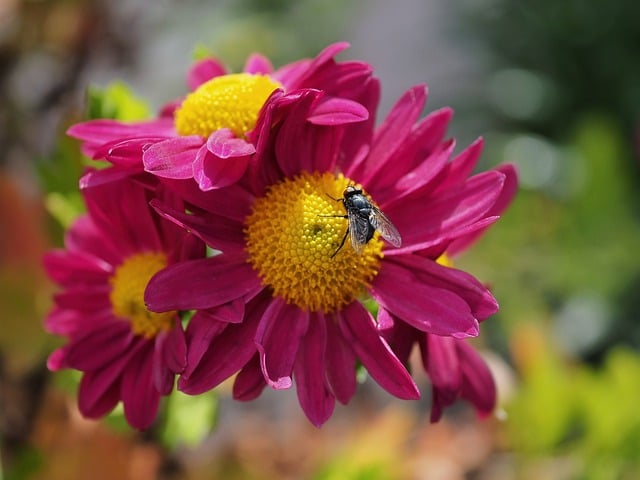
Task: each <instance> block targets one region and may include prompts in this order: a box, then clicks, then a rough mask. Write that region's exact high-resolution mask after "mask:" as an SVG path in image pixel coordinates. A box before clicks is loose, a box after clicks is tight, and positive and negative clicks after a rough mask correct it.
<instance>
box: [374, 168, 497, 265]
mask: <svg viewBox="0 0 640 480" xmlns="http://www.w3.org/2000/svg"><path fill="white" fill-rule="evenodd" d="M503 183H504V175H503V174H502V173H500V172H497V171H489V172H484V173H481V174H478V175H475V176H474V177H472V178H470V179H469V180H467V181H466V182H465V183H464V185H462V186H461V187H459V188H455V189H451V190H450V191H447V192H443V193H442V194H440V195H438V196H437V197H430V196H426V197H425V196H422V194H421V193H418V194H416V195H413V196H412V197H411V198H403V199H402V200H400V201H394V202H393V203H391V204H389V205H387V206H385V214H386V215H387V216H388V217H389V218H390V219H391V221H392V222H393V223H394V224H395V226H396V228H397V229H398V231H399V232H400V234H401V235H402V247H401V248H397V249H393V250H390V252H393V254H394V255H399V254H401V253H402V254H404V253H409V252H413V251H418V250H422V249H425V248H427V247H431V246H433V245H436V244H438V243H442V242H445V241H447V240H453V239H454V238H452V237H453V234H454V233H456V231H457V230H459V229H460V228H462V227H465V226H467V225H469V224H472V223H474V222H476V221H478V220H480V219H481V218H482V217H483V216H486V215H487V212H488V211H489V209H490V208H491V207H492V206H493V204H494V203H495V202H496V199H497V198H498V196H499V195H500V191H501V190H502V185H503ZM417 218H419V219H420V221H419V222H417V221H416V219H417Z"/></svg>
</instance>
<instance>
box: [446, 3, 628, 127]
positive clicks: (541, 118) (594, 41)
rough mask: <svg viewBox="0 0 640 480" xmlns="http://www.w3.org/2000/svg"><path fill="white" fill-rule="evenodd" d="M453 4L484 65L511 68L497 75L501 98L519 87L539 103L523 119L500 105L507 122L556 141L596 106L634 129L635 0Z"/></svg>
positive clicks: (529, 98)
mask: <svg viewBox="0 0 640 480" xmlns="http://www.w3.org/2000/svg"><path fill="white" fill-rule="evenodd" d="M457 5H458V8H459V12H460V13H461V15H462V16H463V17H464V18H465V19H466V22H465V27H467V28H468V29H469V33H471V36H472V38H474V39H475V40H477V41H479V42H481V43H482V44H483V45H484V46H486V50H487V53H488V55H489V67H490V68H492V69H495V68H496V67H498V68H504V69H505V71H506V72H507V73H510V74H508V75H506V76H504V75H502V81H500V78H498V79H495V78H494V80H496V81H497V82H498V83H499V84H500V86H501V87H503V88H502V90H501V95H503V96H506V97H509V94H510V93H513V94H515V95H517V94H518V91H520V96H521V97H522V98H521V99H520V101H522V102H527V101H528V102H531V101H532V100H533V101H534V102H536V101H537V103H536V105H532V108H531V109H530V113H531V114H530V115H529V116H526V117H524V116H523V117H521V118H515V116H513V115H508V112H510V111H514V109H513V108H509V107H507V108H506V109H503V110H502V113H503V114H506V115H504V116H503V119H504V121H505V123H506V124H507V125H509V126H511V127H513V126H517V127H519V128H524V129H526V130H530V131H534V132H536V133H539V134H541V135H545V136H548V137H552V138H557V137H558V136H561V135H563V134H565V133H567V129H569V130H570V129H571V128H573V124H572V120H573V119H575V118H579V117H580V116H581V115H582V114H583V113H584V112H585V111H594V110H595V111H601V112H605V113H611V114H613V115H615V118H616V119H617V120H618V121H619V122H620V124H621V126H622V128H623V131H624V132H625V133H627V132H630V131H631V130H633V129H636V128H637V124H638V120H639V115H640V112H639V108H638V107H639V106H640V63H638V61H637V58H638V51H639V50H640V29H638V24H637V19H638V18H640V4H639V3H638V2H635V1H634V0H617V1H615V2H610V1H608V0H591V1H589V2H585V1H581V0H566V1H562V2H558V1H555V0H526V1H520V2H512V1H509V0H481V1H473V0H467V1H464V2H460V3H459V4H457ZM494 71H495V70H494ZM498 73H502V71H499V72H498ZM505 94H506V95H505ZM532 97H533V98H532ZM516 111H517V110H516Z"/></svg>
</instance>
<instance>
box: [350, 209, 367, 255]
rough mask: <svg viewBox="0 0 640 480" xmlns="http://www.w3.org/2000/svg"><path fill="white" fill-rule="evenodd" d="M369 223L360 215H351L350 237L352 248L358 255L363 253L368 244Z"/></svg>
mask: <svg viewBox="0 0 640 480" xmlns="http://www.w3.org/2000/svg"><path fill="white" fill-rule="evenodd" d="M368 232H369V221H368V220H367V219H366V218H363V217H361V216H359V215H349V236H350V237H351V246H352V247H353V249H354V250H355V251H356V252H357V253H361V252H362V249H363V248H364V246H365V245H366V243H367V233H368Z"/></svg>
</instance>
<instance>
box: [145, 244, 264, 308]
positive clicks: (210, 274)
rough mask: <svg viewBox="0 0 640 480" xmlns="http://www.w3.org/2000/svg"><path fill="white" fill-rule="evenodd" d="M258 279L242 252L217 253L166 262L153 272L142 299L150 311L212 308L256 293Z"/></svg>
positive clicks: (259, 286)
mask: <svg viewBox="0 0 640 480" xmlns="http://www.w3.org/2000/svg"><path fill="white" fill-rule="evenodd" d="M260 288H261V282H260V279H259V278H258V276H257V275H256V274H255V271H254V270H253V268H252V267H251V264H249V263H248V262H247V261H246V259H245V257H244V254H243V255H238V256H231V255H227V254H222V255H217V256H215V257H211V258H205V259H196V260H188V261H184V262H179V263H175V264H173V265H169V266H168V267H167V268H165V269H163V270H160V271H159V272H158V273H156V274H155V275H154V276H153V277H152V278H151V280H149V284H148V285H147V288H146V290H145V295H144V300H145V303H146V305H147V308H148V309H149V310H151V311H153V312H167V311H170V310H197V309H201V308H212V307H217V306H219V305H223V304H225V303H227V302H230V301H232V300H235V299H236V298H240V297H243V296H245V295H248V294H250V293H253V292H256V291H257V290H258V289H260Z"/></svg>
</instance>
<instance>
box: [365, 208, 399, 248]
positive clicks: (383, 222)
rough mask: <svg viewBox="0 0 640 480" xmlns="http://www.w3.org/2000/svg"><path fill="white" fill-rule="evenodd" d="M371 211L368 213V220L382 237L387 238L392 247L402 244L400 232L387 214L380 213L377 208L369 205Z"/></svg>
mask: <svg viewBox="0 0 640 480" xmlns="http://www.w3.org/2000/svg"><path fill="white" fill-rule="evenodd" d="M371 207H372V208H371V213H370V214H369V222H370V223H371V225H373V228H375V229H376V230H377V231H378V232H380V235H382V238H384V239H385V240H387V241H388V242H389V243H390V244H391V245H393V246H394V247H399V246H400V245H402V238H400V232H398V229H397V228H396V227H395V226H394V225H393V223H391V220H389V219H388V218H387V216H386V215H385V214H384V213H382V212H381V211H380V210H378V208H376V207H374V206H373V205H372V206H371Z"/></svg>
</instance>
